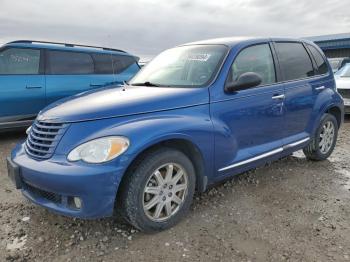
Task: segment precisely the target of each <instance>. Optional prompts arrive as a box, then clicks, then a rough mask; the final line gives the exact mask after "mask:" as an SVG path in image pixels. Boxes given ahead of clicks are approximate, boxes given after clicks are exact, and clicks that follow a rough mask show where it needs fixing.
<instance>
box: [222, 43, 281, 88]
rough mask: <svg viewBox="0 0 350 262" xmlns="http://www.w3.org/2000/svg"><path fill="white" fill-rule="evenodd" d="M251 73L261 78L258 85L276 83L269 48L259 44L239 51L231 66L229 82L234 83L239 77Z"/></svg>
mask: <svg viewBox="0 0 350 262" xmlns="http://www.w3.org/2000/svg"><path fill="white" fill-rule="evenodd" d="M247 72H253V73H257V74H259V75H260V76H261V79H262V82H261V84H260V85H266V84H272V83H275V82H276V73H275V66H274V62H273V58H272V53H271V49H270V46H269V45H268V44H260V45H254V46H250V47H247V48H245V49H243V51H241V52H240V53H239V54H238V56H237V57H236V59H235V61H234V62H233V64H232V66H231V70H230V73H229V79H228V81H229V82H235V81H237V79H238V78H239V76H240V75H242V74H244V73H247Z"/></svg>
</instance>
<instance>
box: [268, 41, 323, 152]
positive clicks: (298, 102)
mask: <svg viewBox="0 0 350 262" xmlns="http://www.w3.org/2000/svg"><path fill="white" fill-rule="evenodd" d="M274 46H275V49H276V53H277V56H278V61H279V65H280V69H281V74H282V81H283V83H284V88H285V100H284V107H285V125H284V127H283V129H282V130H281V132H282V133H283V136H284V137H285V138H284V144H286V145H287V144H291V143H295V142H298V141H303V140H304V139H307V138H309V136H310V133H309V130H310V126H311V125H312V122H311V119H312V112H313V105H314V103H315V99H316V96H315V93H314V90H313V86H312V85H311V84H310V81H311V80H312V78H313V77H314V76H315V71H314V68H313V64H312V60H311V58H310V55H309V53H308V52H307V50H306V49H305V46H304V45H303V43H301V42H275V43H274ZM304 142H305V141H304Z"/></svg>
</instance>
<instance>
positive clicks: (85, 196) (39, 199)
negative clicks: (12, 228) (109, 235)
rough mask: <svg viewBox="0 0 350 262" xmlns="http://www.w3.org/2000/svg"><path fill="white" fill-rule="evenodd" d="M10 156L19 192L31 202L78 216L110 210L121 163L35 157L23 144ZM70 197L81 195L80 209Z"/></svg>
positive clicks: (101, 214) (103, 214)
mask: <svg viewBox="0 0 350 262" xmlns="http://www.w3.org/2000/svg"><path fill="white" fill-rule="evenodd" d="M11 159H12V162H13V163H15V164H16V165H18V166H19V174H20V179H21V190H22V193H23V195H24V196H25V197H26V198H28V199H29V200H30V201H32V202H34V203H35V204H37V205H40V206H43V207H45V208H47V209H49V210H51V211H53V212H56V213H59V214H62V215H67V216H73V217H79V218H89V219H90V218H91V219H92V218H101V217H107V216H111V215H112V214H113V210H114V203H115V197H116V193H117V189H118V186H119V183H120V180H121V177H122V174H123V173H124V167H123V166H122V165H115V163H105V164H86V163H83V162H75V163H70V162H68V161H67V160H66V156H64V155H54V156H53V157H52V158H51V159H48V160H42V161H40V160H35V159H32V158H31V157H29V156H28V155H27V154H26V153H25V151H24V147H23V144H20V145H18V146H17V147H16V148H15V150H14V151H13V152H12V157H11ZM73 197H78V198H80V199H81V202H82V206H81V208H80V209H77V208H73V207H72V206H71V203H70V200H71V199H72V198H73Z"/></svg>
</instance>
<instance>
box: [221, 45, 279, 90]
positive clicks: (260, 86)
mask: <svg viewBox="0 0 350 262" xmlns="http://www.w3.org/2000/svg"><path fill="white" fill-rule="evenodd" d="M257 45H268V46H269V48H270V52H271V56H272V61H273V65H274V69H275V81H276V82H274V83H270V84H264V85H258V86H254V87H251V88H248V89H246V90H251V89H256V88H263V87H269V86H273V85H276V84H279V83H280V82H278V80H279V76H278V75H279V71H280V68H279V63H276V57H275V54H274V52H275V50H274V49H273V47H272V46H271V41H266V42H259V43H254V44H250V45H246V46H244V47H243V48H242V49H241V50H239V52H238V53H237V54H236V56H235V58H234V59H233V61H232V63H231V64H230V66H229V70H231V67H232V65H233V63H234V62H235V61H236V59H237V57H238V56H239V54H240V53H241V52H242V51H243V50H245V49H247V48H249V47H252V46H257ZM277 65H278V66H277ZM228 77H229V73H228V74H227V76H226V79H225V85H224V90H225V87H226V85H227V84H228ZM225 93H226V92H225Z"/></svg>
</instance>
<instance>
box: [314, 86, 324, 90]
mask: <svg viewBox="0 0 350 262" xmlns="http://www.w3.org/2000/svg"><path fill="white" fill-rule="evenodd" d="M325 88H326V87H325V86H319V87H316V88H315V90H323V89H325Z"/></svg>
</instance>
